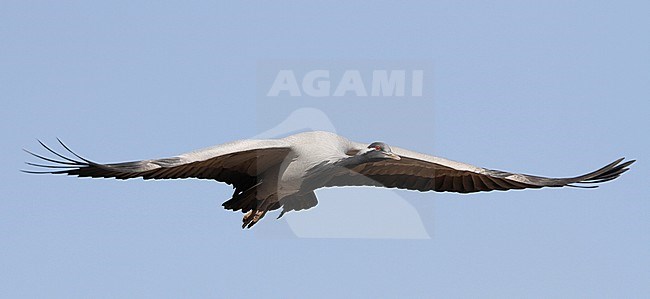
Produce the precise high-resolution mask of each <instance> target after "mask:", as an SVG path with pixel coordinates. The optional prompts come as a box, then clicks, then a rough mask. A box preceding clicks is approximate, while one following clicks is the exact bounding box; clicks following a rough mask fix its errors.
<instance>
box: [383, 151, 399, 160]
mask: <svg viewBox="0 0 650 299" xmlns="http://www.w3.org/2000/svg"><path fill="white" fill-rule="evenodd" d="M386 156H388V158H391V159H393V160H401V159H402V158H400V156H398V155H396V154H393V153H386Z"/></svg>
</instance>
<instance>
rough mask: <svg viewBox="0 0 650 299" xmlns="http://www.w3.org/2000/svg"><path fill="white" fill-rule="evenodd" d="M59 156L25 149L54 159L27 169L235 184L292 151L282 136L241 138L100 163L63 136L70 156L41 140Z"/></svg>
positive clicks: (251, 181) (246, 181)
mask: <svg viewBox="0 0 650 299" xmlns="http://www.w3.org/2000/svg"><path fill="white" fill-rule="evenodd" d="M39 143H40V144H41V145H42V146H43V147H44V148H45V149H46V150H48V151H49V152H50V153H52V154H54V155H55V156H56V157H57V158H56V159H52V158H48V157H45V156H42V155H38V154H35V153H32V152H30V151H27V150H25V151H26V152H28V153H30V154H31V155H33V156H35V157H37V158H39V159H42V160H44V161H47V162H50V163H51V164H49V165H44V164H36V163H30V162H27V164H28V165H31V166H35V167H39V168H47V169H48V170H47V171H24V172H27V173H39V174H40V173H49V174H67V175H76V176H79V177H93V178H116V179H122V180H125V179H130V178H143V179H145V180H148V179H183V178H198V179H212V180H217V181H221V182H225V183H228V184H232V185H235V186H238V185H244V186H247V185H251V184H254V183H255V179H256V177H257V175H258V174H260V173H262V172H264V171H265V170H267V169H268V168H270V167H271V166H273V165H276V164H279V163H281V162H282V160H283V159H284V158H285V157H286V156H287V154H288V153H289V152H290V151H291V147H290V144H288V143H287V142H284V141H282V140H241V141H235V142H231V143H226V144H222V145H217V146H213V147H209V148H205V149H201V150H197V151H193V152H189V153H185V154H182V155H178V156H175V157H171V158H163V159H153V160H142V161H133V162H123V163H112V164H100V163H96V162H93V161H90V160H87V159H85V158H82V157H81V156H79V155H77V154H76V153H74V152H73V151H71V150H70V149H69V148H68V147H67V146H66V145H65V144H63V142H61V141H60V140H59V143H60V144H61V146H62V147H63V148H64V149H65V150H67V151H68V152H69V153H70V154H71V155H73V156H72V157H66V156H64V155H62V154H60V153H57V152H56V151H54V150H52V149H51V148H50V147H48V146H47V145H45V144H44V143H42V142H41V141H39Z"/></svg>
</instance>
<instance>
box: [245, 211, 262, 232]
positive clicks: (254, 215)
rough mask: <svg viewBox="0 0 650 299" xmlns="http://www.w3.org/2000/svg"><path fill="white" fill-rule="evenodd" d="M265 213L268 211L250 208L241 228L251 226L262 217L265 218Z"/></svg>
mask: <svg viewBox="0 0 650 299" xmlns="http://www.w3.org/2000/svg"><path fill="white" fill-rule="evenodd" d="M264 215H266V211H261V210H250V211H249V212H248V213H246V215H244V218H243V219H242V222H243V224H242V226H241V228H251V227H253V225H255V223H257V222H258V221H260V220H261V219H262V218H264Z"/></svg>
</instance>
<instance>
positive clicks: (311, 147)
mask: <svg viewBox="0 0 650 299" xmlns="http://www.w3.org/2000/svg"><path fill="white" fill-rule="evenodd" d="M39 143H40V144H41V145H42V146H43V147H44V148H45V149H46V150H48V151H49V152H50V153H51V154H53V155H55V156H56V158H48V157H45V156H42V155H38V154H35V153H32V152H30V151H27V150H25V151H26V152H27V153H29V154H31V155H33V156H35V157H37V158H39V159H42V160H44V161H47V162H50V163H51V164H47V165H46V164H37V163H31V162H27V164H28V165H31V166H34V167H39V168H46V169H47V170H46V171H26V170H23V171H24V172H27V173H37V174H43V173H45V174H67V175H73V176H79V177H92V178H115V179H120V180H126V179H131V178H143V179H145V180H149V179H182V178H197V179H208V180H216V181H220V182H224V183H227V184H230V185H232V186H233V188H234V193H233V194H232V196H231V198H230V199H228V200H227V201H225V202H224V203H223V207H224V208H226V209H228V210H233V211H241V212H242V213H244V218H243V220H242V221H243V224H242V228H251V227H252V226H253V225H255V223H257V222H258V221H260V219H262V218H263V217H264V215H266V213H267V212H268V211H273V210H277V209H280V208H282V211H281V212H280V214H279V216H278V218H280V217H282V215H284V214H285V213H287V212H290V211H300V210H306V209H309V208H312V207H314V206H316V204H318V200H317V199H316V194H314V190H316V189H318V188H323V187H344V186H378V187H387V188H399V189H408V190H416V191H421V192H426V191H438V192H459V193H471V192H479V191H492V190H511V189H528V188H543V187H565V186H569V187H579V188H595V187H597V184H599V183H603V182H607V181H611V180H613V179H615V178H617V177H619V176H620V175H621V174H622V173H624V172H626V171H627V170H628V169H629V168H628V167H629V166H630V165H631V164H632V163H634V160H631V161H625V162H624V161H623V160H624V159H623V158H621V159H618V160H616V161H614V162H612V163H610V164H608V165H606V166H604V167H602V168H600V169H598V170H596V171H594V172H590V173H588V174H584V175H581V176H576V177H570V178H548V177H540V176H533V175H527V174H518V173H511V172H505V171H499V170H491V169H486V168H481V167H476V166H473V165H469V164H465V163H460V162H455V161H451V160H447V159H443V158H439V157H434V156H430V155H426V154H421V153H417V152H413V151H410V150H406V149H402V148H397V147H393V148H391V147H389V146H388V145H387V144H385V143H383V142H373V143H371V144H369V145H368V144H364V143H358V142H354V141H351V140H348V139H346V138H344V137H341V136H339V135H336V134H334V133H329V132H322V131H314V132H304V133H299V134H295V135H291V136H287V137H285V138H281V139H265V140H254V139H248V140H240V141H234V142H230V143H226V144H221V145H217V146H213V147H209V148H205V149H201V150H196V151H193V152H189V153H185V154H181V155H178V156H175V157H171V158H163V159H152V160H143V161H133V162H122V163H111V164H100V163H96V162H93V161H90V160H87V159H85V158H82V157H81V156H79V155H77V154H76V153H74V152H73V151H72V150H70V148H68V147H67V146H66V145H65V144H64V143H63V142H61V141H60V140H59V143H60V144H61V146H62V147H63V148H64V149H65V150H66V151H68V152H69V154H71V155H72V156H64V155H62V154H60V153H57V152H56V151H54V150H52V149H51V148H50V147H48V146H47V145H45V144H44V143H43V142H41V141H39Z"/></svg>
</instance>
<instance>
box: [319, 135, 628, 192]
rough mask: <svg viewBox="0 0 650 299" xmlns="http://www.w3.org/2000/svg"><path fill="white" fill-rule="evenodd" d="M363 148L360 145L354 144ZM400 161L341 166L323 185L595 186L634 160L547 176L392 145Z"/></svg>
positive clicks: (471, 188) (430, 188) (424, 188)
mask: <svg viewBox="0 0 650 299" xmlns="http://www.w3.org/2000/svg"><path fill="white" fill-rule="evenodd" d="M356 146H358V147H360V148H363V145H361V144H358V145H356ZM393 153H395V154H397V155H399V156H400V157H401V160H382V161H378V162H371V163H366V164H362V165H358V166H355V167H352V168H350V169H342V170H340V171H338V172H337V174H336V175H335V176H333V177H332V178H331V179H330V180H329V181H328V182H327V183H326V186H330V187H333V186H381V187H388V188H400V189H409V190H418V191H439V192H445V191H446V192H459V193H470V192H479V191H492V190H511V189H526V188H542V187H564V186H571V187H581V188H595V187H597V186H596V185H595V184H598V183H603V182H607V181H611V180H613V179H615V178H617V177H619V176H620V175H621V174H622V173H624V172H626V171H627V170H628V166H630V165H631V164H632V163H634V160H631V161H626V162H623V158H621V159H618V160H616V161H614V162H612V163H610V164H608V165H606V166H605V167H602V168H600V169H598V170H596V171H594V172H591V173H588V174H585V175H581V176H577V177H571V178H547V177H540V176H533V175H526V174H518V173H511V172H505V171H499V170H491V169H485V168H481V167H476V166H473V165H469V164H465V163H460V162H455V161H450V160H447V159H443V158H438V157H434V156H430V155H425V154H420V153H416V152H413V151H409V150H405V149H401V148H393Z"/></svg>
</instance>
